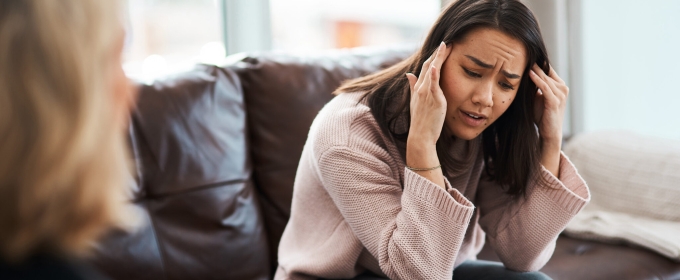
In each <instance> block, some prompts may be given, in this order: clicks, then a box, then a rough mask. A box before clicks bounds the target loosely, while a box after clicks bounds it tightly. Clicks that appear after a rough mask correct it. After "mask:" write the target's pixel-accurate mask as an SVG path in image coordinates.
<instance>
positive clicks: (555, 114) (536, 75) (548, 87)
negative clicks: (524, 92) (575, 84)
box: [529, 64, 569, 176]
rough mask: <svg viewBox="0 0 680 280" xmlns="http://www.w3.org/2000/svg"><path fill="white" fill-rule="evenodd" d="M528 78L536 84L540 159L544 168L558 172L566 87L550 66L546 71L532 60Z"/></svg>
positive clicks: (567, 94) (566, 95) (566, 94)
mask: <svg viewBox="0 0 680 280" xmlns="http://www.w3.org/2000/svg"><path fill="white" fill-rule="evenodd" d="M529 73H530V74H529V76H530V77H531V80H532V81H533V82H534V83H535V84H536V86H537V87H538V91H537V93H536V94H537V96H536V102H535V106H534V113H535V115H536V123H537V124H538V133H539V135H540V137H541V147H542V160H541V163H542V164H543V166H545V168H547V169H548V170H550V171H551V172H552V173H553V174H554V175H555V176H558V171H559V160H560V157H559V156H560V155H559V153H560V149H561V148H562V124H563V123H564V111H565V109H566V107H567V97H568V96H569V87H567V85H566V84H565V83H564V81H563V80H562V79H561V78H560V77H559V76H558V75H557V73H555V69H553V68H552V66H551V67H550V73H548V74H546V73H545V72H543V70H542V69H541V68H540V67H538V65H536V64H534V65H533V67H531V71H529Z"/></svg>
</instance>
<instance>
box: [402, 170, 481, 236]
mask: <svg viewBox="0 0 680 280" xmlns="http://www.w3.org/2000/svg"><path fill="white" fill-rule="evenodd" d="M404 169H405V170H404V193H407V192H408V193H410V194H411V195H413V196H416V197H418V198H420V199H422V200H424V201H427V202H429V203H431V204H432V205H434V206H435V207H437V208H439V209H441V210H442V211H444V212H445V213H446V214H447V215H449V216H451V217H452V218H453V219H454V220H455V221H456V223H462V224H467V223H469V222H470V218H471V217H472V213H473V212H474V209H475V206H474V205H473V204H472V202H470V201H469V200H468V199H467V198H465V196H463V195H462V194H461V193H460V192H459V191H458V190H456V189H454V188H452V187H451V184H450V183H449V180H448V179H446V177H444V184H445V186H446V189H447V190H449V191H446V190H444V189H443V188H442V187H440V186H438V185H436V184H435V183H433V182H432V181H430V180H428V179H427V178H425V177H423V176H421V175H420V174H418V173H415V172H413V171H411V170H409V169H408V168H404Z"/></svg>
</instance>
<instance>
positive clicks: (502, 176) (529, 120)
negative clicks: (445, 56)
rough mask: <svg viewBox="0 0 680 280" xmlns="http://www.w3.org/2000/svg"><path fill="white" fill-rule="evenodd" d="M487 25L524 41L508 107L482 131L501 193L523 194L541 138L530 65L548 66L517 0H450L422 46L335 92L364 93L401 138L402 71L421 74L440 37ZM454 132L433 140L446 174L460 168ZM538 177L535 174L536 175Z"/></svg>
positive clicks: (533, 25)
mask: <svg viewBox="0 0 680 280" xmlns="http://www.w3.org/2000/svg"><path fill="white" fill-rule="evenodd" d="M480 27H490V28H494V29H496V30H499V31H501V32H503V33H505V34H508V35H509V36H511V37H514V38H516V39H518V40H519V41H521V42H522V43H523V44H524V47H525V49H526V55H527V65H526V66H525V68H524V73H523V75H522V81H521V82H520V86H519V88H518V91H517V96H516V97H515V99H514V100H513V101H512V103H511V105H510V107H509V108H508V109H507V111H506V112H505V113H504V114H503V115H502V116H501V117H500V118H498V120H496V121H495V122H494V123H493V124H491V125H490V126H489V127H488V128H487V129H485V130H484V132H483V133H482V150H483V153H484V163H485V170H484V171H485V172H486V173H487V174H488V175H489V176H490V178H492V180H494V181H495V182H497V183H499V184H500V185H502V186H504V187H506V188H507V190H506V192H507V193H508V194H511V195H515V196H519V195H523V194H525V191H526V186H527V182H528V181H529V179H530V178H531V176H534V175H536V174H537V171H538V170H539V168H540V165H539V164H540V147H539V146H540V144H539V143H540V142H539V135H538V131H537V128H536V126H535V124H534V110H533V107H534V98H535V96H536V90H537V88H536V85H535V84H534V83H533V82H532V81H531V79H530V78H529V75H528V72H529V69H530V66H531V65H533V64H534V63H537V64H538V65H539V66H540V67H541V68H542V69H543V70H544V71H545V72H546V73H548V70H549V69H550V66H549V62H548V54H547V51H546V49H545V45H544V43H543V38H542V36H541V32H540V29H539V26H538V22H537V21H536V18H534V15H533V14H532V13H531V11H530V10H529V9H528V8H527V7H526V6H524V4H522V3H520V2H519V1H518V0H458V1H454V2H453V3H452V4H450V5H449V6H448V7H447V8H446V9H445V10H444V11H443V12H442V14H441V15H440V16H439V18H438V19H437V21H436V22H435V24H434V26H433V27H432V29H431V30H430V32H429V34H428V36H427V38H426V39H425V42H424V43H423V46H422V47H421V48H420V50H419V51H418V52H416V53H415V54H414V55H412V56H411V57H410V58H408V59H406V60H404V61H402V62H400V63H398V64H396V65H394V66H392V67H390V68H387V69H385V70H383V71H380V72H377V73H375V74H372V75H368V76H366V77H362V78H359V79H356V80H352V81H349V82H347V83H345V84H343V85H342V86H341V87H340V88H338V89H337V90H336V91H335V93H336V94H339V93H342V92H361V91H363V92H366V95H365V96H364V98H366V99H367V103H368V106H369V107H370V108H371V112H372V114H373V116H374V117H375V119H376V120H377V122H378V123H379V124H380V127H381V128H382V129H383V131H384V132H386V133H389V134H390V135H392V137H393V138H394V139H396V140H398V141H402V142H405V141H406V139H407V137H408V125H407V126H406V128H404V127H403V124H402V123H403V122H401V121H400V118H402V117H405V120H406V123H407V124H408V123H410V112H409V110H410V108H409V104H410V100H411V93H410V90H409V84H408V80H407V79H406V76H405V74H406V73H409V72H410V73H413V74H415V75H416V76H420V70H421V68H422V65H423V63H424V62H425V60H426V59H427V58H428V57H430V56H431V55H432V54H433V53H434V51H435V50H436V48H437V47H438V46H439V43H440V42H442V41H443V42H445V43H447V44H449V43H457V42H459V41H460V40H461V39H462V38H463V37H464V36H465V35H466V34H467V33H469V32H470V31H471V30H473V29H475V28H480ZM452 142H453V136H452V135H449V133H448V132H447V129H446V126H445V127H444V129H443V130H442V136H441V137H439V140H438V141H437V154H438V156H439V160H440V162H441V164H442V168H443V170H444V171H445V174H447V173H448V174H451V172H455V171H456V170H461V169H464V167H461V166H460V165H461V164H462V162H460V161H457V160H456V159H454V158H452V157H451V156H449V155H448V151H449V148H450V145H451V143H452ZM540 178H542V177H539V179H540Z"/></svg>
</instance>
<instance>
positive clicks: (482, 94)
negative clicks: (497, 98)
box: [472, 83, 493, 107]
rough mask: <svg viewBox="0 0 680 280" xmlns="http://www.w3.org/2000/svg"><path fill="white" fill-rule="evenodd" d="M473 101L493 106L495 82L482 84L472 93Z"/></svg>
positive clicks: (483, 105) (476, 103) (477, 103)
mask: <svg viewBox="0 0 680 280" xmlns="http://www.w3.org/2000/svg"><path fill="white" fill-rule="evenodd" d="M472 103H474V104H475V105H479V106H480V107H491V106H493V83H484V84H483V85H480V86H479V87H478V88H477V89H476V90H475V91H474V92H473V94H472Z"/></svg>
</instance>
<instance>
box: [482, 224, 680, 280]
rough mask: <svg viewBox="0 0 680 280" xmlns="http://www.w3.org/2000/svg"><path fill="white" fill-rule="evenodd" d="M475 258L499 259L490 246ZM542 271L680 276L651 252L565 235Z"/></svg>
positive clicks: (676, 267)
mask: <svg viewBox="0 0 680 280" xmlns="http://www.w3.org/2000/svg"><path fill="white" fill-rule="evenodd" d="M487 244H488V243H487ZM477 257H478V258H479V259H482V260H491V261H500V260H499V259H498V256H497V255H496V254H495V253H494V252H493V249H492V248H491V247H490V246H484V249H482V252H480V253H479V255H478V256H477ZM541 271H542V272H544V273H545V274H547V275H548V276H550V277H551V278H553V279H555V280H560V279H593V280H595V279H602V280H608V279H667V280H677V279H680V264H678V263H675V262H672V261H671V260H669V259H667V258H664V257H662V256H660V255H658V254H656V253H654V252H652V251H649V250H646V249H643V248H637V247H630V246H626V245H620V244H619V245H617V244H605V243H599V242H594V241H585V240H579V239H574V238H571V237H567V236H564V235H561V236H560V237H559V238H558V239H557V245H556V246H555V252H554V253H553V255H552V257H551V258H550V260H549V261H548V263H547V264H546V265H545V266H544V267H543V268H542V269H541Z"/></svg>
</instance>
